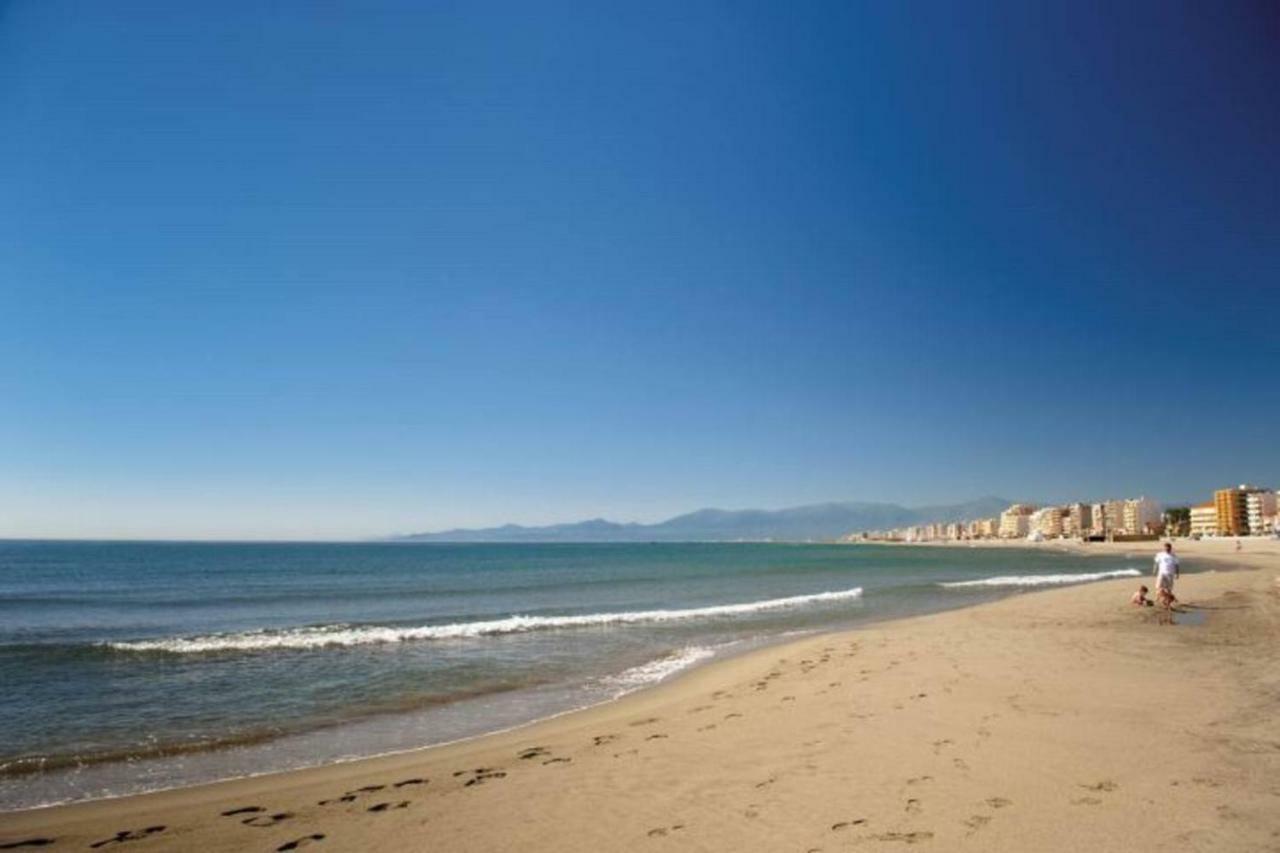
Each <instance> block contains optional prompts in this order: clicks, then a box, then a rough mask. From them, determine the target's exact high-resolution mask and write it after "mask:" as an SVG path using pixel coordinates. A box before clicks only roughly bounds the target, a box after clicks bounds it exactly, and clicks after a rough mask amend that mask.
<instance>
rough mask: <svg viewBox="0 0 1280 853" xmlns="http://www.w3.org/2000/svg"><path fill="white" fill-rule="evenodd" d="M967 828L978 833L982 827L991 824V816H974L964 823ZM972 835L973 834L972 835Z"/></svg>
mask: <svg viewBox="0 0 1280 853" xmlns="http://www.w3.org/2000/svg"><path fill="white" fill-rule="evenodd" d="M962 823H964V825H965V826H967V827H969V829H970V830H972V832H977V831H978V830H979V829H982V827H984V826H986V825H987V824H989V823H991V816H990V815H984V814H976V815H972V816H971V817H970V818H969V819H968V820H965V821H962ZM971 834H972V833H971Z"/></svg>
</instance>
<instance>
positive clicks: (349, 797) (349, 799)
mask: <svg viewBox="0 0 1280 853" xmlns="http://www.w3.org/2000/svg"><path fill="white" fill-rule="evenodd" d="M355 801H356V795H355V794H343V795H342V796H341V797H334V798H333V799H332V800H321V801H320V802H319V803H318V804H317V805H321V806H331V805H333V804H334V803H354V802H355Z"/></svg>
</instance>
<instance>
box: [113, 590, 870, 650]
mask: <svg viewBox="0 0 1280 853" xmlns="http://www.w3.org/2000/svg"><path fill="white" fill-rule="evenodd" d="M861 596H862V587H854V588H852V589H842V590H837V591H835V592H819V593H815V594H813V595H795V596H791V597H790V598H772V599H769V600H767V601H750V602H745V603H743V604H717V605H713V606H711V607H693V608H690V609H687V610H638V611H631V612H623V613H586V614H583V615H580V616H508V617H507V618H505V619H490V620H483V621H476V622H455V623H450V624H447V625H422V626H419V627H415V628H393V627H386V626H377V625H364V626H359V625H320V626H316V627H308V628H287V629H284V630H263V631H245V632H243V633H236V634H210V635H205V636H200V637H170V638H166V639H161V640H132V641H125V642H113V643H106V644H105V645H106V646H107V647H108V648H111V649H115V650H117V651H124V652H170V653H172V654H197V653H201V652H257V651H269V650H275V649H315V648H322V647H324V646H364V645H373V644H378V643H404V642H411V641H414V640H456V639H467V638H472V637H487V636H494V635H498V634H520V633H524V632H527V631H540V630H546V629H554V628H588V627H595V626H601V625H631V624H635V623H638V622H672V621H676V620H680V619H705V618H708V617H715V616H737V615H741V614H745V613H758V612H761V611H765V610H782V609H786V608H791V607H802V606H804V605H807V604H818V603H821V602H827V601H841V600H845V599H851V598H860V597H861Z"/></svg>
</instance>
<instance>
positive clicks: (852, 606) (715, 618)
mask: <svg viewBox="0 0 1280 853" xmlns="http://www.w3.org/2000/svg"><path fill="white" fill-rule="evenodd" d="M1144 566H1145V561H1143V560H1141V559H1139V558H1136V557H1135V558H1132V559H1123V558H1083V557H1077V556H1070V555H1064V554H1057V553H1048V552H1044V551H1011V550H1003V549H1002V550H983V549H972V550H971V549H934V548H903V547H894V548H889V547H876V546H825V545H781V544H616V545H599V544H591V545H587V544H583V545H475V544H468V545H442V544H392V543H387V544H208V543H88V542H77V543H54V542H0V684H3V685H4V696H3V700H4V701H3V702H0V808H20V807H25V806H30V805H36V804H39V803H46V802H54V801H63V800H68V799H78V798H85V797H94V796H105V795H111V794H120V793H128V792H133V791H138V790H146V789H150V788H157V787H169V786H173V785H180V784H189V783H193V782H198V781H208V780H210V779H215V778H224V777H227V776H238V775H245V774H249V773H255V772H263V771H267V770H273V769H284V768H287V767H297V766H302V765H305V764H308V763H317V762H321V761H329V760H336V759H340V758H345V757H354V756H361V755H370V754H376V753H380V752H385V751H390V750H396V749H405V748H412V747H415V746H422V745H426V744H430V743H439V742H443V741H447V740H452V739H456V738H458V737H464V736H469V735H473V734H478V733H481V732H484V731H491V730H494V729H497V728H501V727H505V726H509V725H514V724H518V723H521V722H525V721H528V720H531V719H534V718H537V717H541V716H546V715H548V714H551V713H555V712H558V711H563V710H567V709H570V708H573V707H581V706H583V705H587V704H592V703H594V702H598V701H604V700H607V699H609V698H612V697H615V696H617V695H620V694H622V693H625V692H627V691H629V690H633V689H636V688H639V687H642V686H645V685H647V684H651V683H655V682H657V681H659V680H661V679H662V678H665V677H669V676H670V675H672V674H674V673H675V672H677V671H679V670H681V669H683V668H686V667H688V666H691V665H694V664H696V663H699V662H701V661H704V660H707V659H710V658H711V657H714V656H716V655H721V654H726V653H732V652H734V651H737V650H742V649H745V648H749V647H751V646H752V645H758V644H760V643H762V642H769V641H772V640H775V639H777V638H779V637H782V636H785V635H788V634H791V633H794V632H806V631H816V630H828V629H836V628H843V627H850V626H854V625H857V624H859V623H863V622H866V621H868V620H879V619H886V618H892V617H895V616H901V615H908V614H914V613H922V612H929V611H936V610H942V609H947V608H951V607H958V606H965V605H968V604H972V603H976V602H979V601H984V600H990V599H992V598H995V597H998V596H1000V595H1006V594H1010V593H1013V592H1017V591H1020V590H1026V589H1031V588H1036V587H1037V586H1044V585H1056V584H1059V583H1065V582H1082V581H1085V580H1088V579H1090V578H1091V577H1093V576H1094V575H1097V574H1099V573H1111V574H1123V573H1128V572H1132V571H1136V569H1137V568H1140V567H1144Z"/></svg>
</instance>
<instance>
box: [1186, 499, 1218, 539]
mask: <svg viewBox="0 0 1280 853" xmlns="http://www.w3.org/2000/svg"><path fill="white" fill-rule="evenodd" d="M1191 535H1192V536H1217V535H1218V507H1217V505H1216V504H1215V503H1214V502H1213V501H1208V502H1206V503H1202V504H1198V505H1196V506H1193V507H1192V508H1191Z"/></svg>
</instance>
